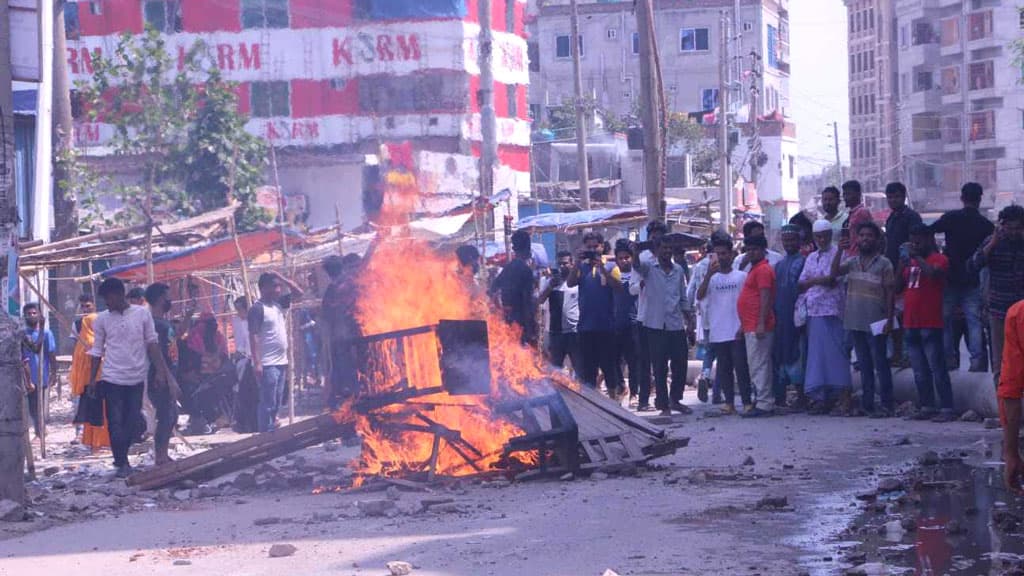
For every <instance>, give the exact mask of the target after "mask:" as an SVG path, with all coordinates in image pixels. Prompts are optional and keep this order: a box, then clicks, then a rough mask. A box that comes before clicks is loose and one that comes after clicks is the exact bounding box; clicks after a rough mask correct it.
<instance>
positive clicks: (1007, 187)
mask: <svg viewBox="0 0 1024 576" xmlns="http://www.w3.org/2000/svg"><path fill="white" fill-rule="evenodd" d="M896 19H897V26H898V31H899V32H898V39H899V82H900V84H899V86H900V87H899V90H900V95H901V97H900V103H901V106H902V109H901V114H900V132H901V136H900V139H901V147H902V151H903V163H904V173H905V174H906V177H907V181H908V186H909V187H910V188H911V189H912V190H913V191H916V192H917V193H918V194H919V195H920V196H922V197H924V198H927V199H929V200H931V202H930V203H929V208H933V209H936V210H945V209H949V208H952V207H955V206H957V205H958V201H957V199H958V197H959V190H960V186H961V185H962V183H963V182H964V181H976V182H978V183H980V184H981V185H982V186H984V188H985V190H986V192H987V193H986V197H985V203H986V206H991V207H993V208H996V209H998V208H999V207H1001V206H1004V205H1006V204H1009V203H1011V202H1014V201H1018V202H1019V201H1021V200H1022V199H1024V195H1022V194H1021V193H1020V192H1019V190H1020V189H1021V186H1022V184H1024V162H1022V160H1021V158H1022V157H1024V141H1022V138H1024V116H1022V115H1024V87H1022V85H1021V79H1022V76H1021V67H1020V63H1019V62H1018V61H1017V54H1016V52H1015V50H1014V48H1013V43H1014V42H1015V41H1018V40H1019V39H1021V37H1022V30H1024V17H1022V16H1021V13H1020V9H1019V3H1018V2H1016V1H1015V0H955V1H954V0H925V1H923V2H922V1H908V0H899V1H898V2H897V4H896Z"/></svg>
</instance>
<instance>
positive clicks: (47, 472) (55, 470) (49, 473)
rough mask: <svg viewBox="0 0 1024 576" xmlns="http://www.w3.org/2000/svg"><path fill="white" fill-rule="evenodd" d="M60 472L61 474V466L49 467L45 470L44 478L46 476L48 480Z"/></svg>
mask: <svg viewBox="0 0 1024 576" xmlns="http://www.w3.org/2000/svg"><path fill="white" fill-rule="evenodd" d="M58 472H60V466H47V467H46V468H43V476H46V477H47V478H49V477H50V476H53V475H54V474H56V473H58Z"/></svg>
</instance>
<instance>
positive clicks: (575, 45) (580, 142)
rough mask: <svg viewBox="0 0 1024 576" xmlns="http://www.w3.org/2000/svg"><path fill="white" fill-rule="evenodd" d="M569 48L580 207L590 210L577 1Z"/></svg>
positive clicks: (572, 7)
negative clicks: (570, 53) (574, 110)
mask: <svg viewBox="0 0 1024 576" xmlns="http://www.w3.org/2000/svg"><path fill="white" fill-rule="evenodd" d="M569 9H570V10H571V12H570V16H569V35H570V36H571V38H570V39H569V46H570V50H571V52H572V75H573V86H574V89H575V95H576V98H575V102H576V166H577V168H576V170H577V173H578V175H579V180H580V207H581V208H583V209H584V210H590V169H589V165H588V163H587V110H586V102H584V99H583V71H582V70H580V64H581V63H580V57H581V56H582V54H580V43H581V42H580V14H579V7H578V6H577V4H576V0H571V2H570V3H569Z"/></svg>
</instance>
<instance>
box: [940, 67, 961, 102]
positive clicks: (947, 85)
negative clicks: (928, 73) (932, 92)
mask: <svg viewBox="0 0 1024 576" xmlns="http://www.w3.org/2000/svg"><path fill="white" fill-rule="evenodd" d="M942 93H943V94H945V95H946V96H952V95H954V94H959V93H960V67H959V66H949V67H947V68H943V69H942Z"/></svg>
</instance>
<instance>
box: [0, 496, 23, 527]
mask: <svg viewBox="0 0 1024 576" xmlns="http://www.w3.org/2000/svg"><path fill="white" fill-rule="evenodd" d="M24 519H25V508H24V507H23V506H22V505H21V504H18V503H17V502H15V501H14V500H0V520H3V521H4V522H21V521H23V520H24Z"/></svg>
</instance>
